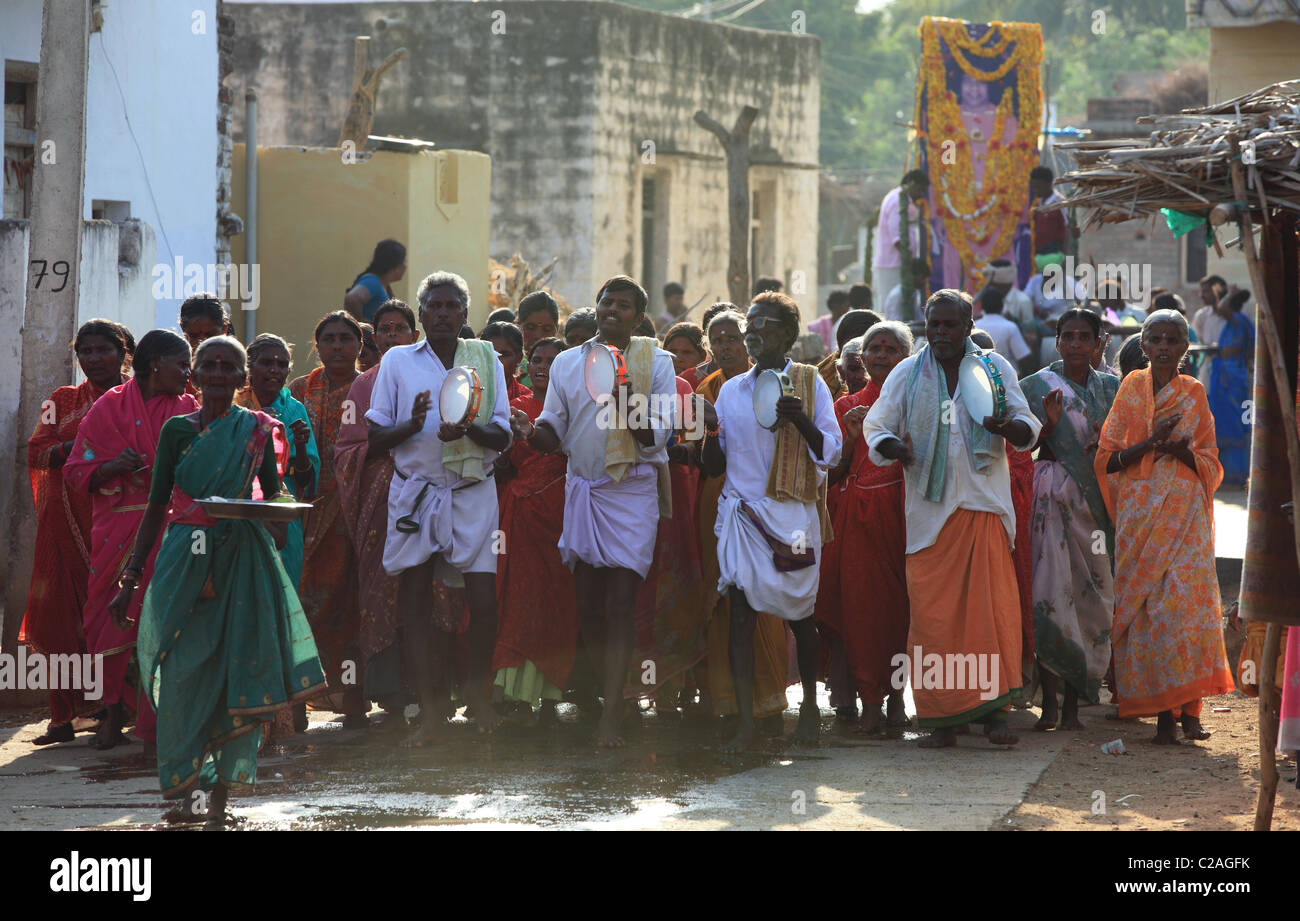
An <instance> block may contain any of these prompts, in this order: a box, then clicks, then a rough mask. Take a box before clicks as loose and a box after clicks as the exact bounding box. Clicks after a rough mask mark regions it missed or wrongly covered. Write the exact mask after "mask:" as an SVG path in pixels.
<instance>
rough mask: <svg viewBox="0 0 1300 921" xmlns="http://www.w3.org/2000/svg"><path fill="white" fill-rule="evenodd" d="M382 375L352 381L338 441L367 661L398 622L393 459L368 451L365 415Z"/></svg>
mask: <svg viewBox="0 0 1300 921" xmlns="http://www.w3.org/2000/svg"><path fill="white" fill-rule="evenodd" d="M378 374H379V366H378V365H376V366H375V367H373V368H371V369H370V370H369V371H366V372H365V373H364V374H362V375H361V376H360V377H358V378H357V379H356V380H355V381H353V382H352V386H351V388H349V389H348V397H347V398H348V400H350V401H351V402H352V405H353V407H354V415H352V416H351V417H350V418H349V420H348V421H347V422H344V423H343V424H342V425H341V426H340V427H339V433H338V440H337V441H335V443H334V474H335V478H336V481H337V483H338V494H339V508H340V511H341V512H342V515H343V522H344V526H345V527H346V529H347V534H348V538H349V539H350V540H351V541H352V551H353V553H354V554H355V555H356V560H357V589H358V593H357V594H358V609H359V610H358V618H359V630H360V635H359V638H358V639H359V642H360V644H361V659H362V662H365V663H369V662H370V661H371V660H372V659H373V658H374V657H375V656H377V655H379V654H380V653H382V652H383V651H384V650H386V649H388V648H389V647H391V646H392V645H393V644H394V643H395V642H397V623H398V609H397V586H398V582H399V580H398V579H397V577H396V576H390V575H389V574H388V573H386V572H385V571H384V542H385V541H386V540H387V538H388V486H389V484H390V483H391V482H392V480H393V456H392V454H390V453H389V452H388V451H384V452H382V453H380V454H378V455H373V456H367V453H366V452H367V446H368V442H367V439H368V435H369V430H368V428H367V426H366V418H365V416H366V411H367V410H369V409H370V395H371V393H372V392H373V391H374V388H375V377H376V376H377V375H378ZM390 683H391V682H390Z"/></svg>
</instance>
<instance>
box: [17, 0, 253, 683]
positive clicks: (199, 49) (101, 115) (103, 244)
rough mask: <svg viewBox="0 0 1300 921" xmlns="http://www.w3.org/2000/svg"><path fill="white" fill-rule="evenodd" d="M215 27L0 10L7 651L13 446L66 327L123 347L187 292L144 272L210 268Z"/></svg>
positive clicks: (27, 0)
mask: <svg viewBox="0 0 1300 921" xmlns="http://www.w3.org/2000/svg"><path fill="white" fill-rule="evenodd" d="M221 29H222V23H221V20H220V17H219V4H218V2H217V0H197V2H195V3H187V4H184V5H183V6H182V5H179V4H174V3H170V2H164V0H130V2H126V3H111V4H102V3H98V2H94V3H91V2H89V0H87V2H84V3H81V4H78V3H76V2H53V0H49V2H46V3H42V2H41V0H6V2H5V3H4V4H0V63H2V65H3V68H4V78H5V120H4V143H3V146H4V171H3V177H4V188H3V197H2V204H3V212H2V213H3V217H4V219H3V220H0V325H3V326H4V328H6V329H8V330H11V331H13V332H14V333H15V335H14V336H12V337H11V339H10V342H9V343H8V344H7V345H6V347H5V349H4V351H5V359H6V367H7V368H9V369H10V373H9V374H7V375H5V376H4V378H3V381H2V382H0V443H3V444H5V445H8V446H10V447H11V451H12V453H11V454H10V458H9V462H8V463H7V464H6V469H7V470H8V471H10V472H11V475H7V476H6V477H5V480H4V482H5V488H4V489H3V490H0V528H3V533H4V534H5V535H7V537H6V540H7V544H8V546H7V549H6V552H0V589H2V591H3V594H4V598H5V615H4V619H3V622H2V623H0V647H3V648H5V649H11V648H12V644H13V642H14V640H15V638H16V636H17V633H18V623H19V621H20V620H21V617H22V613H23V608H24V603H25V601H26V593H27V586H28V579H29V577H30V572H31V559H32V553H33V546H34V537H35V522H34V517H33V510H32V501H31V493H30V490H29V488H28V485H27V484H28V481H27V459H26V439H27V436H28V434H29V433H30V432H31V430H32V427H33V425H34V423H35V420H36V418H37V416H38V414H39V407H40V405H41V401H42V400H44V399H45V398H46V396H47V395H48V394H49V393H50V392H51V391H52V390H54V388H55V387H58V386H62V385H65V384H68V383H72V382H73V381H74V363H73V361H72V355H71V352H70V350H69V348H68V343H69V341H70V340H71V338H72V333H73V331H74V330H75V329H76V326H77V323H78V322H80V321H82V320H85V319H88V318H90V317H93V316H104V317H108V318H110V319H114V320H118V321H121V322H123V323H126V324H127V325H128V326H129V327H130V328H131V329H133V330H134V331H135V333H136V335H137V336H139V335H142V334H143V333H144V332H146V331H148V330H149V329H151V328H153V327H154V326H158V325H163V326H173V325H174V324H175V322H176V315H177V308H178V306H179V302H180V298H181V297H182V296H183V295H184V294H185V293H189V292H187V291H183V290H175V289H168V290H167V291H164V292H162V293H159V290H158V288H157V286H155V285H154V284H152V277H153V274H154V270H155V268H156V267H157V265H158V264H160V263H161V264H165V265H169V266H174V265H176V264H178V263H179V264H180V265H182V266H198V267H201V268H202V267H206V266H208V265H211V264H212V263H213V262H214V261H215V260H216V258H217V257H218V256H217V254H218V249H219V240H220V238H219V236H218V234H219V227H220V226H221V225H220V223H219V221H218V213H219V211H220V210H221V207H222V206H221V200H222V199H221V188H222V185H223V182H222V169H223V167H222V164H221V162H220V157H221V155H222V144H221V141H220V135H221V129H222V114H223V113H222V106H221V99H220V98H219V94H220V90H219V86H218V82H219V78H220V76H221V70H222V67H221V50H220V45H221V43H220V38H221V36H220V34H219V33H220V32H221ZM205 87H206V90H205V89H204V88H205ZM225 185H226V186H227V187H228V181H226V182H225ZM226 198H227V200H228V190H227V195H226ZM234 223H237V222H234ZM230 226H231V224H230V222H226V227H227V228H229V227H230ZM203 274H206V273H203ZM3 696H4V694H3V693H0V697H3Z"/></svg>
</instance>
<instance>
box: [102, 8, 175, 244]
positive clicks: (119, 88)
mask: <svg viewBox="0 0 1300 921" xmlns="http://www.w3.org/2000/svg"><path fill="white" fill-rule="evenodd" d="M95 34H96V35H98V36H99V50H100V51H102V52H103V53H104V60H105V61H107V62H108V69H109V70H110V71H111V72H112V74H113V82H114V83H115V84H117V95H118V96H120V97H121V98H122V120H123V121H124V122H126V130H127V133H128V134H130V135H131V141H132V142H133V143H134V144H135V152H136V154H137V155H138V156H139V157H140V170H141V172H143V173H144V184H145V188H147V189H148V190H149V201H151V202H152V203H153V213H154V217H156V218H157V219H158V233H159V234H160V235H161V236H162V238H163V245H164V246H166V247H167V256H168V258H169V260H170V261H171V262H175V261H176V254H175V253H174V252H172V244H171V241H170V240H168V239H167V229H166V228H165V227H163V219H162V210H161V209H160V208H159V207H158V199H157V198H156V197H155V196H154V193H153V183H152V182H150V181H149V166H148V164H147V163H145V159H144V150H143V149H141V147H140V141H139V139H138V138H137V137H136V136H135V129H134V128H132V127H131V116H130V115H129V114H127V111H126V93H125V92H123V91H122V81H121V80H120V79H118V76H117V68H116V67H114V66H113V59H112V58H110V57H109V56H108V48H107V47H105V45H104V33H103V32H97V33H95Z"/></svg>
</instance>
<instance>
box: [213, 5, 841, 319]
mask: <svg viewBox="0 0 1300 921" xmlns="http://www.w3.org/2000/svg"><path fill="white" fill-rule="evenodd" d="M225 9H226V10H227V11H228V12H229V14H230V15H231V16H232V17H233V18H234V20H235V24H236V42H235V77H234V78H232V83H234V84H236V85H238V86H239V87H240V88H241V89H242V88H243V86H244V85H246V84H247V83H249V82H252V83H255V85H256V86H257V89H258V92H259V99H260V108H261V112H260V117H259V125H258V130H259V132H260V134H259V140H261V142H262V143H264V144H268V145H275V144H307V145H332V144H334V143H336V142H337V139H338V130H339V126H340V124H341V123H342V119H343V115H344V112H345V109H346V105H347V99H348V95H349V93H350V90H351V81H352V52H351V47H352V39H353V37H354V36H357V35H370V36H371V37H372V42H371V58H372V60H375V61H377V60H381V59H382V58H383V57H384V56H385V55H387V54H388V52H389V51H391V50H393V49H394V48H397V47H399V46H405V47H406V48H407V49H408V50H409V51H410V57H409V58H408V59H407V60H406V61H404V62H402V63H400V64H398V65H397V66H396V67H395V68H394V69H393V70H391V71H389V73H388V75H387V77H386V78H385V81H384V83H383V86H382V88H381V90H380V92H379V95H378V99H377V102H376V116H375V123H374V128H373V133H375V134H394V135H403V136H408V137H419V138H422V139H425V140H431V141H434V142H435V143H436V144H437V145H438V146H439V147H440V148H449V147H455V148H463V149H468V150H481V151H484V152H486V153H488V154H489V155H491V157H492V171H493V182H492V186H493V189H492V213H491V219H492V236H491V241H492V242H491V249H492V254H493V255H494V256H496V257H498V258H504V257H508V256H509V255H510V254H511V253H513V252H515V251H518V252H520V253H522V254H523V255H524V256H525V257H526V258H528V259H530V260H531V261H532V262H533V263H534V264H544V263H545V262H547V261H549V260H550V259H551V258H552V257H553V256H559V257H560V262H559V264H558V265H557V271H556V276H555V279H556V286H557V288H558V289H559V290H560V291H561V292H562V293H563V294H565V296H566V297H567V298H568V299H569V301H570V302H571V303H572V304H574V305H575V306H581V305H585V304H588V303H589V302H590V300H591V298H592V296H593V294H594V293H595V286H596V285H598V284H599V282H600V281H601V280H602V279H603V278H604V277H606V276H608V275H610V274H612V273H614V272H621V271H627V272H632V273H633V274H637V275H639V276H640V275H645V276H647V277H646V279H645V280H646V281H647V282H649V283H651V284H652V285H653V286H656V287H657V286H658V285H661V284H662V283H663V281H666V280H670V279H671V280H679V281H683V282H684V283H685V284H686V286H687V290H688V297H689V299H690V300H691V301H693V300H695V298H696V297H698V296H699V295H700V294H705V293H708V294H709V295H714V294H716V295H719V296H721V295H723V294H724V293H725V291H726V285H725V268H726V253H727V243H726V227H727V223H726V182H725V174H724V168H723V163H722V159H721V148H720V147H719V146H718V144H717V142H716V141H715V140H714V138H713V136H712V135H710V134H708V133H707V132H706V131H704V129H702V128H700V127H699V126H698V125H696V124H695V123H694V121H693V120H692V116H693V115H694V112H695V110H696V109H698V108H703V109H705V110H707V111H709V112H710V113H712V114H713V115H714V116H715V117H717V118H718V119H719V120H720V121H722V122H723V123H724V124H728V125H729V124H730V123H731V122H732V121H733V120H734V119H735V116H736V113H738V112H739V110H740V107H741V106H742V105H744V104H746V103H752V104H754V105H756V106H758V107H760V108H761V109H762V110H763V113H764V114H763V115H762V116H760V118H759V120H758V121H757V123H756V124H755V126H754V130H753V134H752V141H753V144H754V160H755V162H756V163H759V164H764V163H773V164H774V163H782V164H799V165H802V166H813V165H815V164H816V160H817V134H818V100H819V96H820V77H819V73H820V62H819V51H818V43H817V40H816V39H814V38H811V37H807V36H796V35H791V34H785V33H779V32H770V31H758V30H753V29H742V28H735V27H730V26H719V25H712V24H708V23H701V22H697V21H691V20H685V19H681V18H677V17H672V16H664V15H661V14H656V13H650V12H646V11H643V10H636V9H633V8H631V7H626V6H621V5H618V4H611V3H600V2H586V0H533V2H521V0H501V2H494V3H491V4H482V3H454V2H423V3H331V4H262V3H252V4H246V3H231V4H227V6H226V7H225ZM235 134H236V139H241V138H242V136H243V124H242V113H241V112H239V111H236V113H235ZM647 141H649V142H652V143H653V144H654V151H653V153H654V160H653V162H646V159H645V155H646V153H647V152H648V148H646V146H645V143H646V142H647ZM760 172H762V170H759V169H756V170H755V171H754V174H755V176H758V175H759V174H760ZM651 174H653V175H655V176H656V178H657V179H659V180H660V186H659V187H661V188H662V187H663V185H664V184H666V185H667V186H669V187H670V188H671V191H670V192H669V195H670V200H671V205H670V206H669V209H670V210H669V213H668V214H666V215H662V216H660V215H657V216H656V227H657V232H659V233H660V234H662V235H664V236H663V239H662V240H661V241H660V242H661V245H658V246H656V248H655V254H656V262H657V263H659V264H658V265H657V266H652V267H650V271H649V272H648V273H647V272H646V267H645V266H643V265H642V264H641V262H642V245H641V180H642V178H643V177H644V176H645V175H651ZM773 176H774V183H775V185H774V196H775V199H774V200H775V202H776V211H777V213H778V214H780V215H781V216H782V218H781V221H782V222H781V224H780V225H779V226H773V227H771V228H770V230H769V232H770V233H771V235H772V237H773V239H774V241H775V242H774V243H773V245H772V253H773V264H771V265H760V266H756V267H755V272H756V273H757V272H762V273H775V274H781V275H784V276H787V277H789V276H792V275H793V273H794V272H795V271H803V272H804V273H805V286H806V290H807V291H809V292H813V291H815V290H816V270H817V266H816V228H817V194H816V172H815V170H812V169H797V168H790V167H781V168H775V167H774V168H773ZM665 225H666V226H667V227H668V230H663V229H662V228H663V227H664V226H665ZM361 248H362V249H364V246H363V247H361ZM683 265H685V266H686V269H685V275H684V277H683V269H682V266H683ZM423 268H424V267H416V266H412V271H413V272H419V271H423ZM651 293H652V297H653V298H654V301H655V304H656V305H657V304H658V291H652V292H651ZM807 297H808V300H806V301H802V299H801V301H802V302H803V303H804V305H805V307H809V308H810V307H812V299H811V295H807Z"/></svg>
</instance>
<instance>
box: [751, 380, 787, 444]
mask: <svg viewBox="0 0 1300 921" xmlns="http://www.w3.org/2000/svg"><path fill="white" fill-rule="evenodd" d="M793 393H794V385H793V384H792V383H790V375H788V374H786V373H785V372H784V371H776V370H773V369H772V368H768V369H767V370H766V371H760V372H759V374H758V380H756V381H754V418H755V419H757V420H758V424H759V425H761V426H763V428H765V429H767V430H768V431H769V432H774V431H776V426H777V423H778V422H780V421H781V420H780V417H778V416H777V414H776V401H777V400H779V399H781V397H786V396H790V395H792V394H793Z"/></svg>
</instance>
